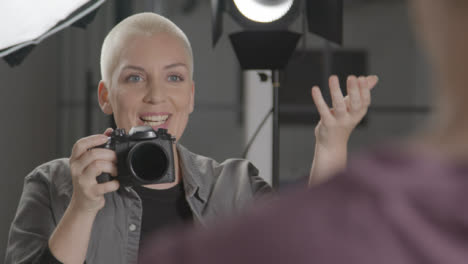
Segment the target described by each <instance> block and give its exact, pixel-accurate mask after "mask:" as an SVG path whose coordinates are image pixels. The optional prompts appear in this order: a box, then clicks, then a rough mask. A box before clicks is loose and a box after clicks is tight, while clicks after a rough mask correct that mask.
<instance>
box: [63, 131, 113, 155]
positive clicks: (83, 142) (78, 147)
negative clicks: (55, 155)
mask: <svg viewBox="0 0 468 264" xmlns="http://www.w3.org/2000/svg"><path fill="white" fill-rule="evenodd" d="M107 140H108V137H107V136H105V135H92V136H89V137H85V138H82V139H80V140H78V141H77V142H76V143H75V145H73V149H72V154H71V156H70V160H76V159H79V158H80V157H81V155H83V154H84V153H86V152H87V151H88V150H89V149H92V148H94V147H96V146H99V145H102V144H104V143H106V142H107Z"/></svg>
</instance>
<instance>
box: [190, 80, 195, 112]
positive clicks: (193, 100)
mask: <svg viewBox="0 0 468 264" xmlns="http://www.w3.org/2000/svg"><path fill="white" fill-rule="evenodd" d="M191 92H192V94H191V96H190V112H189V113H192V112H193V108H194V105H195V82H193V81H192V91H191Z"/></svg>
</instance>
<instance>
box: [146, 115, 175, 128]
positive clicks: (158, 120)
mask: <svg viewBox="0 0 468 264" xmlns="http://www.w3.org/2000/svg"><path fill="white" fill-rule="evenodd" d="M168 117H169V116H168V115H157V116H145V117H142V118H141V120H142V121H143V122H144V124H145V126H152V127H153V126H160V125H162V124H164V123H165V122H166V120H167V118H168Z"/></svg>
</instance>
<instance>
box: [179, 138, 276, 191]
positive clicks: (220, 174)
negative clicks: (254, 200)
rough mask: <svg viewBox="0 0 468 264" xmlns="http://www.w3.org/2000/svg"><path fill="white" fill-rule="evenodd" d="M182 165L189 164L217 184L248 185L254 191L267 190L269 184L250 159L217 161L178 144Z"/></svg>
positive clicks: (233, 186) (200, 174) (201, 175)
mask: <svg viewBox="0 0 468 264" xmlns="http://www.w3.org/2000/svg"><path fill="white" fill-rule="evenodd" d="M178 149H179V153H181V157H182V159H183V163H184V166H187V165H189V164H190V165H191V166H193V170H197V171H198V172H199V173H198V175H199V176H200V177H204V178H207V179H205V180H210V181H215V182H217V183H218V185H223V186H224V184H222V183H226V186H228V185H230V186H231V187H232V188H235V187H236V186H244V187H242V189H246V188H245V186H250V188H249V189H251V190H253V192H254V193H256V192H268V191H269V189H270V188H269V185H268V184H267V183H266V182H265V181H264V180H263V179H262V178H261V177H260V176H259V174H260V173H259V170H258V169H257V168H256V167H255V165H253V164H252V163H251V162H250V161H248V160H246V159H240V158H229V159H226V160H224V161H223V162H218V161H216V160H215V159H213V158H209V157H206V156H203V155H199V154H195V153H193V152H190V151H188V150H187V149H186V148H184V147H182V146H180V145H179V146H178ZM190 165H189V166H190ZM239 188H240V187H239Z"/></svg>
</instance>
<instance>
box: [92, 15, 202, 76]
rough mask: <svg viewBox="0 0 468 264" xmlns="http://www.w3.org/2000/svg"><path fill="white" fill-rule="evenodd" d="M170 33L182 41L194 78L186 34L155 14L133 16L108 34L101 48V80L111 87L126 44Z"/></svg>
mask: <svg viewBox="0 0 468 264" xmlns="http://www.w3.org/2000/svg"><path fill="white" fill-rule="evenodd" d="M159 33H168V34H170V35H171V36H173V37H175V38H177V39H179V40H180V42H181V43H182V44H183V46H184V48H185V49H186V51H187V55H188V57H189V63H190V65H189V69H190V77H191V78H193V53H192V47H191V46H190V42H189V40H188V38H187V36H186V35H185V33H184V32H183V31H182V30H181V29H180V28H179V27H178V26H177V25H176V24H174V23H173V22H172V21H170V20H169V19H167V18H165V17H163V16H161V15H158V14H155V13H149V12H148V13H139V14H135V15H132V16H130V17H128V18H126V19H124V20H122V21H121V22H120V23H119V24H117V25H116V26H114V28H112V30H111V31H110V32H109V33H108V34H107V36H106V38H105V39H104V42H103V44H102V48H101V78H102V80H103V81H104V83H105V84H106V85H110V80H111V78H112V73H113V72H114V70H115V67H117V63H118V60H119V57H120V53H121V51H122V49H123V47H124V46H125V45H126V43H127V42H128V41H129V40H130V39H131V38H132V37H135V36H138V35H143V36H153V35H156V34H159Z"/></svg>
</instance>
